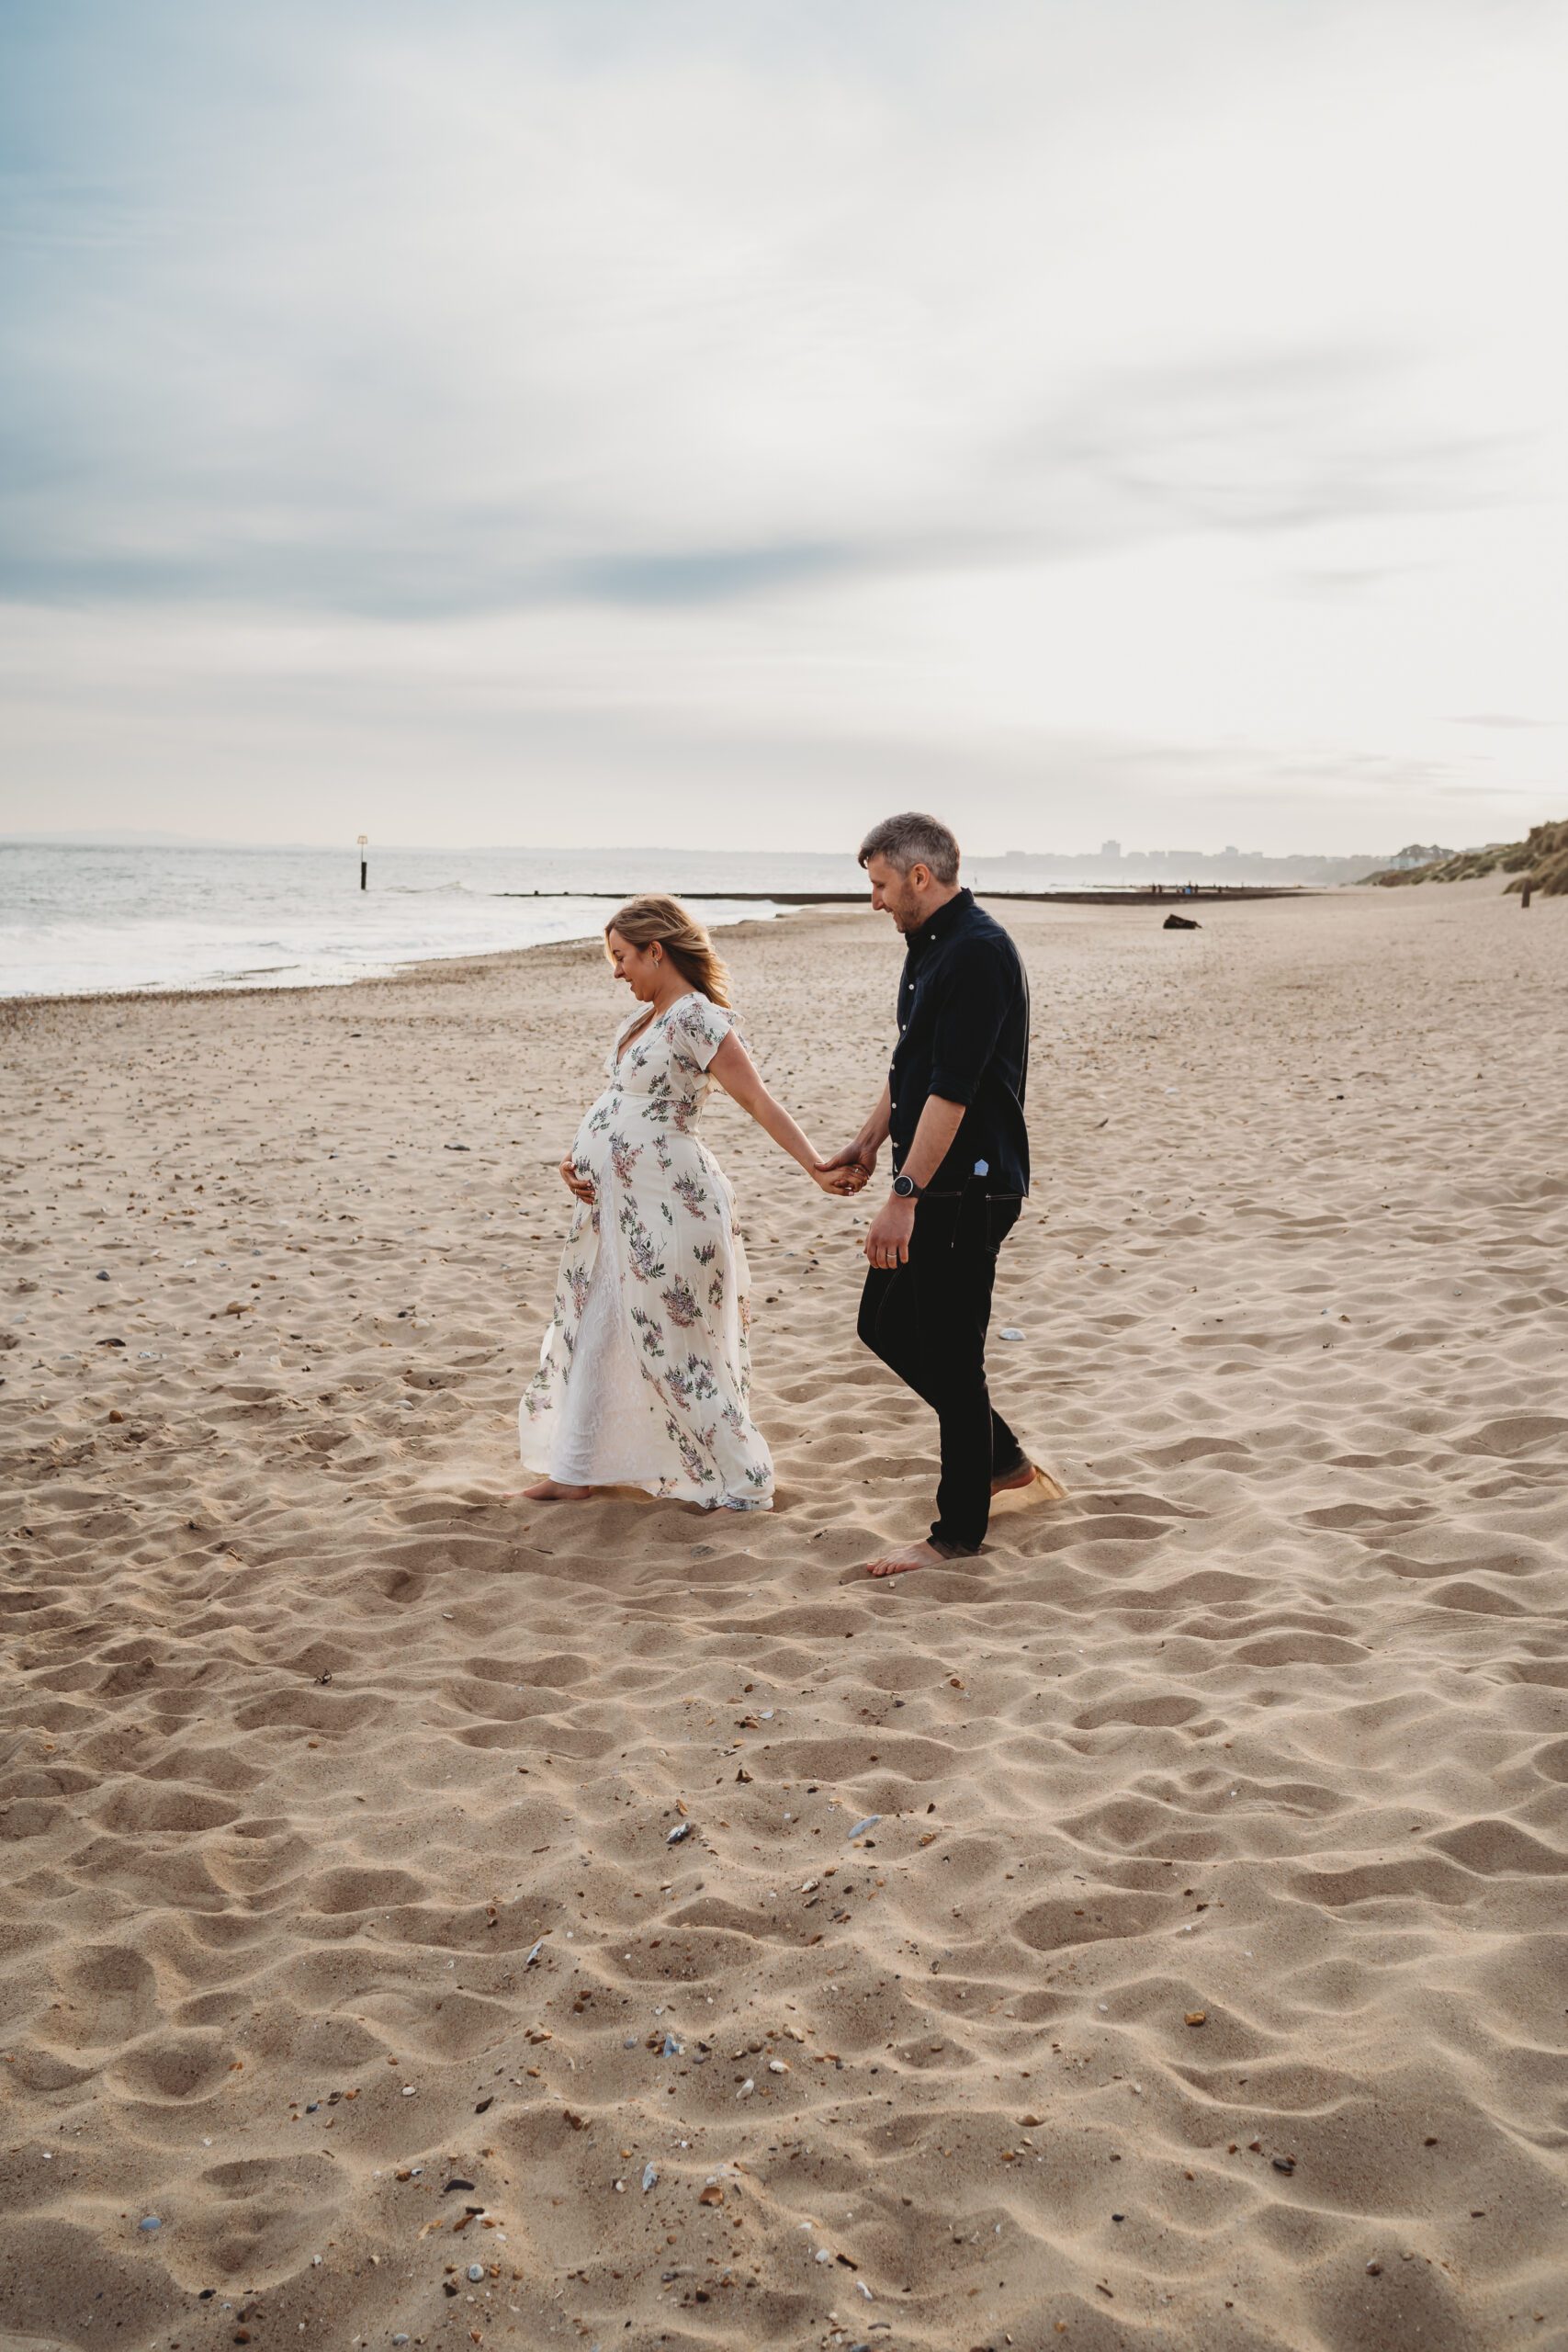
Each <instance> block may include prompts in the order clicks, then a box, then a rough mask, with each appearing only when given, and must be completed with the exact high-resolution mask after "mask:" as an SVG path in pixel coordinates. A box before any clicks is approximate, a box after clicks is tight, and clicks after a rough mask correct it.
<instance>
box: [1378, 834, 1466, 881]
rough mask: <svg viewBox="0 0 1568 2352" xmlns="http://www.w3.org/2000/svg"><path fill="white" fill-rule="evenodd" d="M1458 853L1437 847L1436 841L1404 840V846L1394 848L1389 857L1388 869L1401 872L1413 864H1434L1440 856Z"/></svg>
mask: <svg viewBox="0 0 1568 2352" xmlns="http://www.w3.org/2000/svg"><path fill="white" fill-rule="evenodd" d="M1458 855H1459V852H1458V851H1457V850H1452V849H1439V848H1438V844H1437V843H1436V842H1405V844H1404V848H1403V849H1401V850H1396V851H1395V852H1394V854H1393V856H1392V857H1391V858H1390V859H1389V861H1388V870H1389V872H1390V873H1392V874H1403V873H1405V872H1407V871H1408V870H1409V869H1410V868H1411V867H1413V866H1416V865H1436V864H1437V863H1438V859H1439V858H1440V857H1457V856H1458Z"/></svg>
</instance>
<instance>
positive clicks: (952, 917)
mask: <svg viewBox="0 0 1568 2352" xmlns="http://www.w3.org/2000/svg"><path fill="white" fill-rule="evenodd" d="M974 904H975V893H974V891H973V890H969V889H964V890H960V891H959V893H958V895H957V897H956V898H953V899H946V900H944V902H943V903H942V905H941V906H940V907H938V909H937V910H936V912H935V914H934V915H930V916H928V917H927V919H926V921H925V922H923V923H922V924H921V925H920V927H919V931H912V932H911V933H909V944H910V946H911V947H920V948H925V947H931V946H932V945H934V944H935V943H936V941H937V940H939V939H941V938H942V937H943V936H944V934H945V933H947V932H949V931H951V930H952V928H953V924H954V923H955V922H957V921H958V919H959V917H960V916H961V915H964V914H967V913H968V911H969V910H970V909H971V908H972V907H973V905H974Z"/></svg>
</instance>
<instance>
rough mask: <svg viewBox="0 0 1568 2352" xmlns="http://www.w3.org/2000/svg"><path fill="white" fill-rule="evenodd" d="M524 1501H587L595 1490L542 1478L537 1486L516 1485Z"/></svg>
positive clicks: (516, 1489) (515, 1492) (514, 1490)
mask: <svg viewBox="0 0 1568 2352" xmlns="http://www.w3.org/2000/svg"><path fill="white" fill-rule="evenodd" d="M592 1492H593V1489H592V1487H563V1486H561V1485H560V1484H559V1482H558V1480H557V1479H554V1478H541V1479H540V1481H539V1483H538V1485H537V1486H536V1487H514V1488H513V1493H514V1494H516V1495H519V1496H520V1497H521V1498H522V1500H523V1501H524V1502H529V1503H585V1502H586V1501H587V1500H588V1498H589V1496H590V1495H591V1494H592Z"/></svg>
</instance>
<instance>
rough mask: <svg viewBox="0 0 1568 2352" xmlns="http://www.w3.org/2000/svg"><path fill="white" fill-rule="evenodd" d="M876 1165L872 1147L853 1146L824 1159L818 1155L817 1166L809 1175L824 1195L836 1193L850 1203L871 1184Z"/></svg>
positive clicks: (848, 1146)
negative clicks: (819, 1186) (856, 1194)
mask: <svg viewBox="0 0 1568 2352" xmlns="http://www.w3.org/2000/svg"><path fill="white" fill-rule="evenodd" d="M875 1166H876V1151H875V1148H874V1147H869V1148H868V1147H866V1146H863V1145H861V1144H858V1143H852V1144H846V1145H845V1147H844V1148H843V1150H842V1151H835V1152H833V1153H831V1154H830V1155H829V1157H828V1158H826V1159H823V1158H822V1157H820V1156H818V1161H817V1165H816V1167H815V1168H813V1169H811V1170H809V1171H808V1172H809V1174H810V1176H811V1179H812V1182H814V1183H817V1184H820V1185H821V1187H822V1190H823V1191H824V1192H825V1193H837V1194H838V1196H839V1198H840V1200H852V1198H853V1196H854V1195H855V1193H863V1191H864V1190H865V1188H866V1186H867V1184H869V1183H870V1182H871V1177H872V1171H873V1170H874V1168H875Z"/></svg>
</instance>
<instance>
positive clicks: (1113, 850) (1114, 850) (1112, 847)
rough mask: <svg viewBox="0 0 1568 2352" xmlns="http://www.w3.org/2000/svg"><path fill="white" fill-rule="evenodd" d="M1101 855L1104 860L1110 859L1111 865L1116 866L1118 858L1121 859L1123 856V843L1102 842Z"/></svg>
mask: <svg viewBox="0 0 1568 2352" xmlns="http://www.w3.org/2000/svg"><path fill="white" fill-rule="evenodd" d="M1121 854H1122V844H1121V842H1100V855H1101V857H1103V858H1108V859H1109V860H1110V861H1111V864H1112V865H1114V863H1115V861H1116V860H1117V858H1119V857H1120V856H1121Z"/></svg>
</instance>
